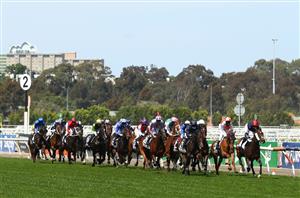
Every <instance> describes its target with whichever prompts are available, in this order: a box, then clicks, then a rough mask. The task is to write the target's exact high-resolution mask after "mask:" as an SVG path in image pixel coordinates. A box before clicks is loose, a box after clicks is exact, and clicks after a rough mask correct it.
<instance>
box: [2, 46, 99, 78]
mask: <svg viewBox="0 0 300 198" xmlns="http://www.w3.org/2000/svg"><path fill="white" fill-rule="evenodd" d="M36 51H37V50H36V48H35V47H34V46H32V45H30V44H29V43H28V42H24V43H23V44H22V45H21V46H12V47H11V48H10V50H9V53H8V54H3V55H0V73H3V72H4V71H5V68H6V67H7V66H9V65H14V64H18V63H20V64H22V65H25V66H26V67H27V68H28V69H30V70H31V71H35V72H37V73H41V72H42V71H44V70H46V69H50V68H54V67H56V66H58V65H60V64H63V63H69V64H71V65H73V66H78V65H80V64H82V63H88V62H94V63H95V62H97V63H98V64H99V66H100V67H102V68H103V67H104V60H103V59H77V58H76V52H67V53H53V54H44V53H36Z"/></svg>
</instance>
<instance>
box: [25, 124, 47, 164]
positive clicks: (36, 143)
mask: <svg viewBox="0 0 300 198" xmlns="http://www.w3.org/2000/svg"><path fill="white" fill-rule="evenodd" d="M46 133H47V128H46V126H43V127H41V128H40V129H39V132H38V133H35V134H31V135H30V136H29V138H28V146H29V150H30V154H31V158H32V160H33V162H35V161H36V157H37V156H38V154H39V150H40V149H44V148H45V145H46V140H45V138H44V137H45V135H46Z"/></svg>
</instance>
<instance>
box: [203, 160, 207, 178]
mask: <svg viewBox="0 0 300 198" xmlns="http://www.w3.org/2000/svg"><path fill="white" fill-rule="evenodd" d="M207 161H208V155H205V157H204V158H203V167H204V174H205V175H206V174H207Z"/></svg>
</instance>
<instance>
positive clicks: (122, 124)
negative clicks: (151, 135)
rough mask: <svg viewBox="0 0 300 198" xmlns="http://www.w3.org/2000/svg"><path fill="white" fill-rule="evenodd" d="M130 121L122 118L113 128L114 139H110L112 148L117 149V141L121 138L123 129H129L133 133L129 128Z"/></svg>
mask: <svg viewBox="0 0 300 198" xmlns="http://www.w3.org/2000/svg"><path fill="white" fill-rule="evenodd" d="M130 122H131V121H130V120H127V119H124V118H121V119H120V120H119V121H118V122H117V123H116V125H115V128H116V132H115V133H114V137H113V139H112V146H113V147H115V148H116V147H117V139H118V138H119V137H121V136H123V134H122V132H123V129H124V128H125V127H129V128H130V129H131V130H132V131H133V128H132V127H131V126H130Z"/></svg>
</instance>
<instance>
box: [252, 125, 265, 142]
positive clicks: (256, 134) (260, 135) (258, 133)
mask: <svg viewBox="0 0 300 198" xmlns="http://www.w3.org/2000/svg"><path fill="white" fill-rule="evenodd" d="M254 137H255V139H256V140H257V141H258V142H260V143H265V141H266V140H265V136H264V133H263V132H262V130H261V128H259V129H257V130H256V131H255V132H254Z"/></svg>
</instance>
